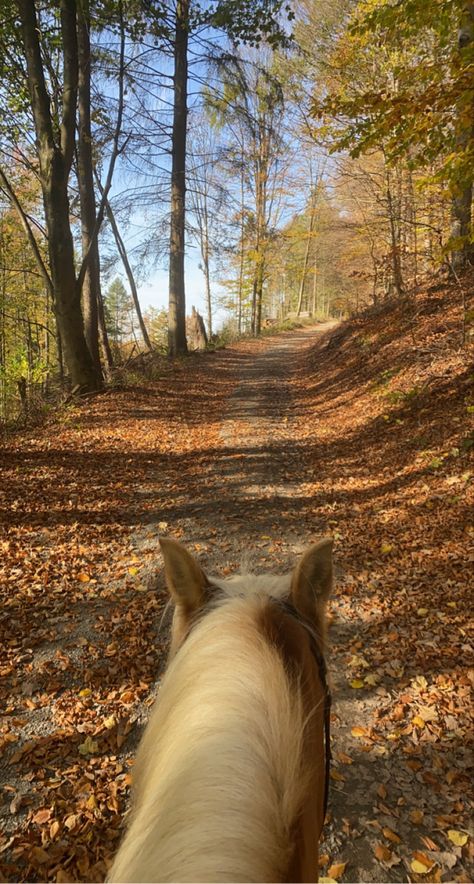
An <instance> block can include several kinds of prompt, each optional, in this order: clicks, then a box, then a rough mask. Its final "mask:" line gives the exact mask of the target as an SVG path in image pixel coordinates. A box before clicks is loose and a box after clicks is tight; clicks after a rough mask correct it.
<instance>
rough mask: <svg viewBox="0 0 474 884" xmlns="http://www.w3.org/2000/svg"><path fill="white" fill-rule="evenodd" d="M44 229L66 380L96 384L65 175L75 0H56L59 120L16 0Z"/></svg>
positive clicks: (32, 31) (26, 12)
mask: <svg viewBox="0 0 474 884" xmlns="http://www.w3.org/2000/svg"><path fill="white" fill-rule="evenodd" d="M17 8H18V12H19V16H20V24H21V35H22V42H23V48H24V54H25V60H26V68H27V74H28V89H29V95H30V101H31V108H32V113H33V119H34V127H35V133H36V148H37V155H38V162H39V178H40V182H41V188H42V193H43V204H44V212H45V219H46V226H47V231H48V250H49V264H50V269H51V291H52V296H53V302H54V309H55V313H56V317H57V321H58V328H59V334H60V336H61V343H62V346H63V350H64V356H65V359H66V364H67V366H68V370H69V374H70V378H71V384H72V386H73V387H74V388H77V389H81V390H95V389H97V387H99V386H100V377H99V375H98V372H97V369H96V367H95V365H94V362H93V359H92V357H91V354H90V352H89V349H88V347H87V343H86V339H85V336H84V330H83V319H82V312H81V304H80V291H78V287H77V281H76V272H75V265H74V247H73V238H72V233H71V226H70V220H69V219H70V207H69V196H68V181H69V173H70V170H71V164H72V160H73V156H74V145H75V127H76V103H77V90H78V46H77V30H76V4H75V0H60V31H61V44H62V66H63V85H62V95H61V119H60V120H59V125H57V121H56V120H55V119H54V117H53V116H52V110H51V96H50V95H49V94H48V90H47V87H46V78H45V72H44V66H43V64H44V62H43V56H42V52H41V46H40V39H39V34H40V30H39V27H38V20H37V13H36V6H35V2H34V0H17Z"/></svg>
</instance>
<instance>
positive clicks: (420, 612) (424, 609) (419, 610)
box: [416, 608, 428, 617]
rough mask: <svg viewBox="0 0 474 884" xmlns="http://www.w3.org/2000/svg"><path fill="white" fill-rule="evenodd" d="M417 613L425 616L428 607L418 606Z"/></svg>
mask: <svg viewBox="0 0 474 884" xmlns="http://www.w3.org/2000/svg"><path fill="white" fill-rule="evenodd" d="M416 613H417V614H419V615H420V617H424V615H425V614H427V613H428V608H418V610H417V612H416Z"/></svg>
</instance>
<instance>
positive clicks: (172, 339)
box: [168, 0, 189, 356]
mask: <svg viewBox="0 0 474 884" xmlns="http://www.w3.org/2000/svg"><path fill="white" fill-rule="evenodd" d="M188 23H189V0H178V2H177V5H176V36H175V46H174V113H173V141H172V168H171V231H170V268H169V315H168V349H169V353H170V356H178V355H182V354H185V353H187V350H188V348H187V344H186V299H185V290H184V228H185V221H186V214H185V213H186V203H185V195H186V123H187V113H188V108H187V87H188Z"/></svg>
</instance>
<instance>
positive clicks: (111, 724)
mask: <svg viewBox="0 0 474 884" xmlns="http://www.w3.org/2000/svg"><path fill="white" fill-rule="evenodd" d="M116 724H117V720H116V718H115V715H110V716H109V718H104V725H105V727H106V728H107V730H108V731H110V730H112V728H113V727H115V725H116Z"/></svg>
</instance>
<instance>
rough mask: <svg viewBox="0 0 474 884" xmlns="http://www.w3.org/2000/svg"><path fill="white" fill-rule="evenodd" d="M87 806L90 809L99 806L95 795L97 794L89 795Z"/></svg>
mask: <svg viewBox="0 0 474 884" xmlns="http://www.w3.org/2000/svg"><path fill="white" fill-rule="evenodd" d="M86 807H88V808H89V810H95V809H96V807H97V801H96V797H95V795H89V798H88V799H87V801H86Z"/></svg>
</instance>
